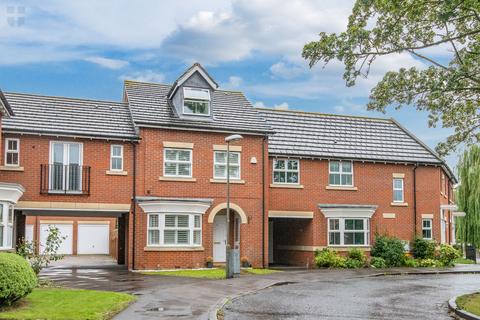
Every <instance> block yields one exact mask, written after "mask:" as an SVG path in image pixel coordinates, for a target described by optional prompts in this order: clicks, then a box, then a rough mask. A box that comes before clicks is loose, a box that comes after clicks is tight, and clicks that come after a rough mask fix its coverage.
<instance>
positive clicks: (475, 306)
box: [456, 292, 480, 316]
mask: <svg viewBox="0 0 480 320" xmlns="http://www.w3.org/2000/svg"><path fill="white" fill-rule="evenodd" d="M456 302H457V306H458V307H459V308H460V309H462V310H465V311H468V312H470V313H473V314H475V315H477V316H480V293H479V292H477V293H473V294H466V295H464V296H460V297H458V298H457V301H456Z"/></svg>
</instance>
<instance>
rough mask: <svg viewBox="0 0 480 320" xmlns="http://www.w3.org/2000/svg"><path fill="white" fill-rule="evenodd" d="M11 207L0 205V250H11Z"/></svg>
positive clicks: (4, 204)
mask: <svg viewBox="0 0 480 320" xmlns="http://www.w3.org/2000/svg"><path fill="white" fill-rule="evenodd" d="M12 244H13V206H12V205H9V204H6V203H3V204H2V203H0V249H12V247H13V246H12Z"/></svg>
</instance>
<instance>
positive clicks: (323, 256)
mask: <svg viewBox="0 0 480 320" xmlns="http://www.w3.org/2000/svg"><path fill="white" fill-rule="evenodd" d="M315 264H316V265H317V267H319V268H345V267H346V259H345V258H344V257H340V256H339V255H338V254H337V252H336V251H334V250H332V249H328V248H325V249H323V250H321V251H320V250H317V251H315Z"/></svg>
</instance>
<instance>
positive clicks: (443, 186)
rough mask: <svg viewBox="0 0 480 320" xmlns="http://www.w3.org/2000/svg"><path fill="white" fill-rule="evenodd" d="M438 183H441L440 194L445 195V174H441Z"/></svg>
mask: <svg viewBox="0 0 480 320" xmlns="http://www.w3.org/2000/svg"><path fill="white" fill-rule="evenodd" d="M440 183H441V192H442V194H443V195H446V194H447V193H446V192H445V174H444V173H443V172H442V175H441V178H440Z"/></svg>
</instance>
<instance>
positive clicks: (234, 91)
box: [123, 79, 245, 95]
mask: <svg viewBox="0 0 480 320" xmlns="http://www.w3.org/2000/svg"><path fill="white" fill-rule="evenodd" d="M123 82H124V85H125V83H126V82H135V83H143V84H149V85H156V86H165V87H172V86H173V83H172V84H166V83H161V82H148V81H138V80H129V79H125V80H123ZM214 91H220V92H232V93H241V94H243V95H245V93H244V92H243V91H240V90H229V89H215V90H214Z"/></svg>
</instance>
